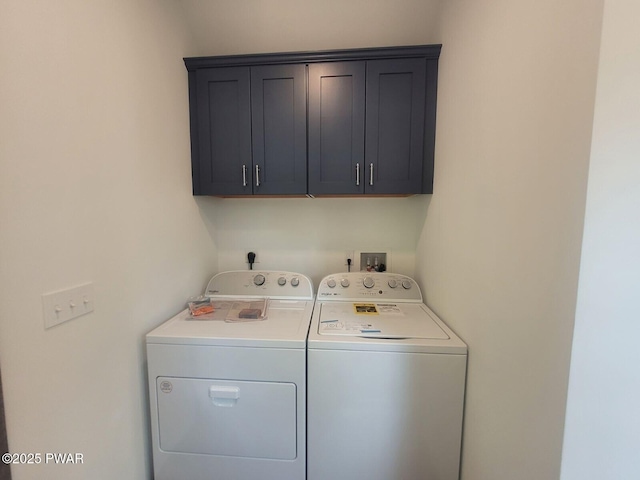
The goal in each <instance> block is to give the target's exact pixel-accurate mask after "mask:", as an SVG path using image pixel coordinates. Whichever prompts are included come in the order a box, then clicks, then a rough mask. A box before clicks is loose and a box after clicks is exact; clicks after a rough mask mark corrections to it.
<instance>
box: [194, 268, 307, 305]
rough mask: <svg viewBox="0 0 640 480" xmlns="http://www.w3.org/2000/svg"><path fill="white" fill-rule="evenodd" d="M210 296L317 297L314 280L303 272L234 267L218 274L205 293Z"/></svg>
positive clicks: (294, 298) (297, 298)
mask: <svg viewBox="0 0 640 480" xmlns="http://www.w3.org/2000/svg"><path fill="white" fill-rule="evenodd" d="M204 294H205V295H206V296H207V297H225V298H229V297H236V296H237V297H268V298H276V299H281V300H313V283H312V282H311V279H310V278H309V277H307V276H305V275H302V274H300V273H293V272H283V271H272V270H234V271H229V272H222V273H219V274H217V275H215V276H214V277H213V278H212V279H211V280H210V281H209V284H208V285H207V289H206V290H205V293H204Z"/></svg>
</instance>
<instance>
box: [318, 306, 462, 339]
mask: <svg viewBox="0 0 640 480" xmlns="http://www.w3.org/2000/svg"><path fill="white" fill-rule="evenodd" d="M318 333H319V334H320V335H336V336H345V337H369V338H393V339H403V338H406V339H438V340H447V339H449V338H450V337H449V335H448V334H447V332H445V331H444V330H443V329H442V328H441V327H440V325H439V324H438V323H437V322H436V321H435V319H434V318H433V317H432V316H431V314H430V312H428V311H427V309H425V308H424V307H423V305H422V304H417V303H416V304H414V303H393V302H380V303H376V302H353V303H351V302H335V303H333V302H332V303H329V302H324V303H322V304H321V311H320V319H319V323H318Z"/></svg>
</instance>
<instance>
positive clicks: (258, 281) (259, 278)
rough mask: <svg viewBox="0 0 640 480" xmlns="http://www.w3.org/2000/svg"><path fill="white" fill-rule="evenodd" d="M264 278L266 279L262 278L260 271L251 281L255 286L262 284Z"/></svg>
mask: <svg viewBox="0 0 640 480" xmlns="http://www.w3.org/2000/svg"><path fill="white" fill-rule="evenodd" d="M265 280H266V279H265V278H264V275H262V274H261V273H259V274H258V275H256V276H255V277H253V283H254V284H255V285H257V286H260V285H263V284H264V281H265Z"/></svg>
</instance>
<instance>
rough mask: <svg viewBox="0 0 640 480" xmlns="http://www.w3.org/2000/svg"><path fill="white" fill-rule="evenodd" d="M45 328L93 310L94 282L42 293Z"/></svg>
mask: <svg viewBox="0 0 640 480" xmlns="http://www.w3.org/2000/svg"><path fill="white" fill-rule="evenodd" d="M42 308H43V312H44V328H51V327H53V326H55V325H59V324H61V323H63V322H66V321H68V320H71V319H74V318H77V317H79V316H81V315H85V314H87V313H89V312H93V308H94V295H93V283H85V284H84V285H79V286H77V287H73V288H68V289H66V290H60V291H58V292H52V293H46V294H43V295H42Z"/></svg>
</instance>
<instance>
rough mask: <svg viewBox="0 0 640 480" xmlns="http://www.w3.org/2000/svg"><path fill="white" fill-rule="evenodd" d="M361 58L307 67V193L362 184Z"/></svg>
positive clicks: (357, 188) (355, 189)
mask: <svg viewBox="0 0 640 480" xmlns="http://www.w3.org/2000/svg"><path fill="white" fill-rule="evenodd" d="M364 102H365V63H364V62H356V61H354V62H335V63H318V64H312V65H310V66H309V193H310V194H312V195H319V194H333V195H336V194H353V193H362V192H363V187H364V165H363V161H364Z"/></svg>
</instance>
